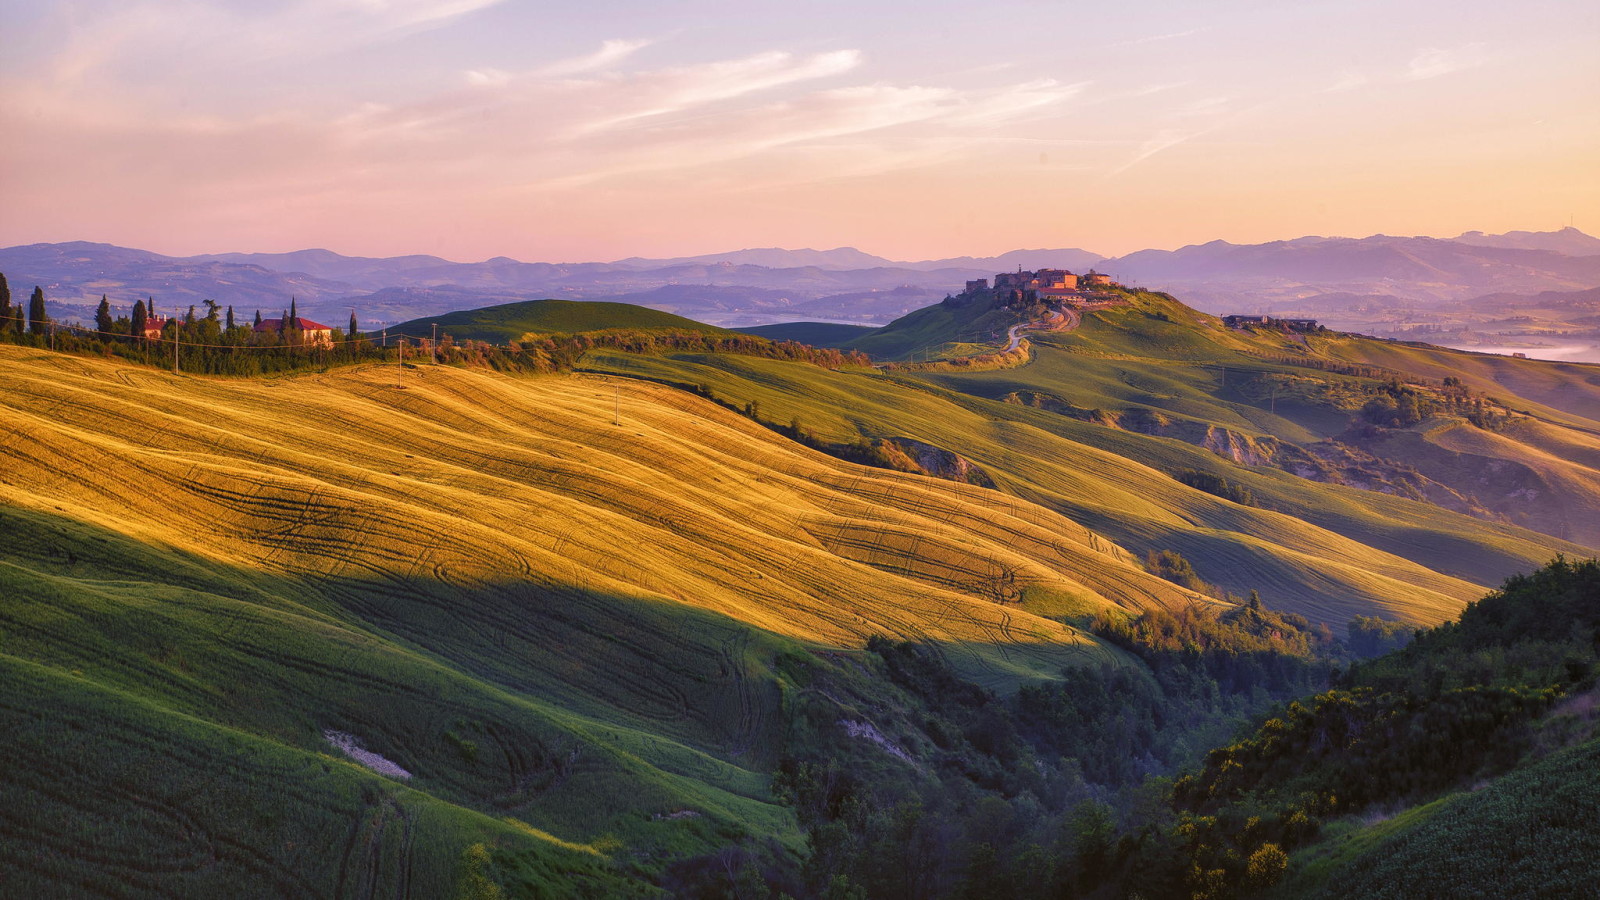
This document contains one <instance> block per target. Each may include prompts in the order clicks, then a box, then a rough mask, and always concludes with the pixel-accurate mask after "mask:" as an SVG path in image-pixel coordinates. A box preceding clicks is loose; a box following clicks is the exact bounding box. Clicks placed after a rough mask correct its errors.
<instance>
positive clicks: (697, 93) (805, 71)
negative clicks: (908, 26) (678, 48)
mask: <svg viewBox="0 0 1600 900" xmlns="http://www.w3.org/2000/svg"><path fill="white" fill-rule="evenodd" d="M860 64H861V52H860V51H859V50H833V51H829V52H827V53H818V54H814V55H812V56H805V57H796V56H795V55H794V54H792V53H786V52H782V51H769V52H766V53H758V54H755V55H754V56H746V57H743V58H740V59H730V60H719V61H717V62H711V63H703V64H701V65H696V66H684V67H679V68H672V69H664V70H660V71H656V72H648V73H643V74H640V75H638V76H636V77H634V78H631V79H629V80H628V81H627V82H625V83H622V84H621V87H622V88H623V90H621V91H617V92H616V94H617V96H616V98H615V99H616V100H617V101H618V102H616V103H613V104H609V105H608V108H609V109H610V110H613V112H611V113H610V114H607V115H602V116H601V117H599V118H596V119H594V120H591V121H589V122H587V123H586V124H585V125H584V127H583V130H584V131H585V132H595V131H602V130H605V129H608V128H613V127H616V126H618V125H623V124H626V123H629V122H634V121H636V120H639V119H645V118H650V117H652V116H661V115H666V114H668V113H675V112H681V111H683V110H686V109H691V108H694V107H698V106H703V105H706V104H708V103H716V102H719V101H723V100H731V99H734V98H737V97H742V96H744V95H746V94H753V93H758V92H761V91H768V90H772V89H774V88H779V87H784V86H787V85H790V84H795V83H797V82H802V81H812V80H815V79H819V78H827V77H830V76H833V75H842V74H844V73H845V72H848V71H850V70H851V69H854V68H855V67H857V66H859V65H860ZM609 86H611V85H608V87H609ZM617 110H620V111H617Z"/></svg>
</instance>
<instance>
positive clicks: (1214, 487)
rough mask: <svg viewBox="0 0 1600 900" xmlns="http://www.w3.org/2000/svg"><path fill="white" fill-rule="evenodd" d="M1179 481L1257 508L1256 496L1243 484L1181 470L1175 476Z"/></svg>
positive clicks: (1220, 477)
mask: <svg viewBox="0 0 1600 900" xmlns="http://www.w3.org/2000/svg"><path fill="white" fill-rule="evenodd" d="M1173 477H1174V478H1176V479H1177V480H1178V481H1180V482H1182V483H1183V484H1186V485H1188V486H1189V487H1192V488H1195V489H1197V490H1202V491H1205V492H1206V493H1208V494H1213V495H1215V496H1218V497H1221V498H1222V499H1224V500H1232V501H1233V502H1234V503H1237V504H1239V505H1240V506H1255V505H1256V496H1255V494H1253V493H1251V491H1250V489H1249V488H1247V487H1245V486H1244V485H1242V484H1235V483H1234V482H1231V481H1229V480H1228V479H1226V478H1224V477H1222V476H1221V475H1216V474H1213V473H1211V472H1202V471H1199V470H1198V469H1179V470H1178V472H1177V474H1175V475H1174V476H1173Z"/></svg>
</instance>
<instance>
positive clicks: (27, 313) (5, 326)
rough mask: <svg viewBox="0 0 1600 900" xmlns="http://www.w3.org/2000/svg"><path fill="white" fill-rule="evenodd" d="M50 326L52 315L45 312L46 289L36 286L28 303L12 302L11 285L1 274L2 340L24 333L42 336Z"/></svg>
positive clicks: (0, 310)
mask: <svg viewBox="0 0 1600 900" xmlns="http://www.w3.org/2000/svg"><path fill="white" fill-rule="evenodd" d="M49 326H50V317H49V316H48V315H46V314H45V306H44V291H43V290H41V289H40V288H39V287H37V286H35V287H34V289H33V294H32V295H31V296H29V298H28V305H27V306H26V307H24V306H23V305H22V304H20V303H18V304H13V303H12V302H11V285H9V284H7V283H6V276H5V275H4V274H0V340H4V339H7V338H8V337H9V338H19V337H21V336H23V335H35V336H42V335H44V334H45V333H46V330H47V329H48V328H49Z"/></svg>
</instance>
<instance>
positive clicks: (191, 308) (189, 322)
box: [183, 304, 194, 325]
mask: <svg viewBox="0 0 1600 900" xmlns="http://www.w3.org/2000/svg"><path fill="white" fill-rule="evenodd" d="M183 324H185V325H193V324H194V305H193V304H190V306H189V314H188V315H186V316H184V317H183Z"/></svg>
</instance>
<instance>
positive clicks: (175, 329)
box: [172, 306, 183, 375]
mask: <svg viewBox="0 0 1600 900" xmlns="http://www.w3.org/2000/svg"><path fill="white" fill-rule="evenodd" d="M182 324H183V323H182V321H181V320H180V319H179V318H178V307H176V306H174V307H173V308H172V374H174V375H177V374H178V328H179V327H180V326H181V325H182Z"/></svg>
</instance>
